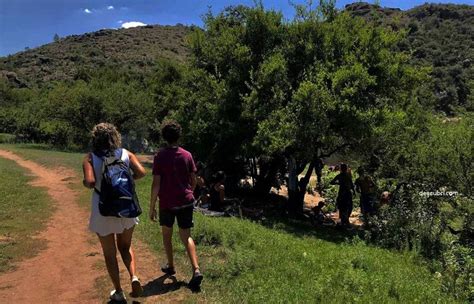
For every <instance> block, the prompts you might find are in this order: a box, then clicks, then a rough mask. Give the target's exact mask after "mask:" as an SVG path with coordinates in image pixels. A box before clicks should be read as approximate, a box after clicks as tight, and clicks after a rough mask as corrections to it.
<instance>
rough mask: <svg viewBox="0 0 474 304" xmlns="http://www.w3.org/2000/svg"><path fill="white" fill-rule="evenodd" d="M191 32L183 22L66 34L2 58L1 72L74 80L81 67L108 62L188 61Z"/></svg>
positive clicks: (35, 80)
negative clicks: (187, 45) (174, 24)
mask: <svg viewBox="0 0 474 304" xmlns="http://www.w3.org/2000/svg"><path fill="white" fill-rule="evenodd" d="M190 31H191V28H190V27H187V26H183V25H176V26H161V25H147V26H143V27H135V28H129V29H118V30H113V29H105V30H100V31H97V32H91V33H86V34H83V35H72V36H67V37H64V38H60V39H59V40H58V41H55V42H52V43H49V44H46V45H43V46H40V47H38V48H35V49H30V50H25V51H22V52H19V53H16V54H13V55H10V56H6V57H0V71H3V74H7V73H10V74H9V75H10V77H9V78H10V79H14V78H15V76H16V79H17V80H18V81H23V82H27V83H29V84H41V83H44V82H48V81H56V80H72V79H74V78H75V77H76V75H77V74H78V73H80V72H81V70H88V69H96V68H99V67H102V66H105V65H114V64H116V65H120V66H124V65H129V66H130V67H135V68H139V69H146V68H147V67H150V66H153V64H154V62H155V61H156V59H157V58H164V59H170V60H176V61H185V60H186V58H187V57H188V56H189V49H188V48H187V47H186V41H185V40H186V35H187V34H188V33H189V32H190ZM12 73H15V74H16V75H12ZM1 74H2V73H0V77H1Z"/></svg>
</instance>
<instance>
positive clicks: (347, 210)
mask: <svg viewBox="0 0 474 304" xmlns="http://www.w3.org/2000/svg"><path fill="white" fill-rule="evenodd" d="M348 169H349V168H348V167H347V164H341V166H340V170H341V173H339V174H338V175H336V177H334V179H333V180H332V181H331V183H330V184H331V185H339V192H338V194H337V199H336V205H337V209H338V210H339V219H340V220H341V225H342V226H349V225H350V222H349V217H350V215H351V213H352V208H353V204H352V194H354V195H355V189H354V183H353V182H352V175H351V174H350V172H349V170H348Z"/></svg>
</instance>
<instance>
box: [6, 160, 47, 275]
mask: <svg viewBox="0 0 474 304" xmlns="http://www.w3.org/2000/svg"><path fill="white" fill-rule="evenodd" d="M0 180H1V182H0V219H1V220H0V273H2V272H5V271H8V270H12V269H14V267H15V264H16V263H17V262H19V261H20V260H21V259H23V258H27V257H31V256H33V255H35V254H37V253H38V252H39V251H40V250H41V249H44V248H45V247H46V244H45V243H44V241H42V240H40V239H36V238H33V236H34V235H35V234H36V233H37V232H38V231H40V230H42V229H43V228H44V227H45V223H46V222H47V220H48V218H49V215H50V214H51V211H52V210H51V205H50V201H49V198H48V194H47V193H46V191H45V190H44V189H42V188H37V187H32V186H30V185H29V184H28V182H30V181H31V180H32V177H31V176H28V175H27V172H26V170H24V169H23V168H21V167H19V166H18V165H16V163H14V162H12V161H10V160H6V159H4V158H1V157H0Z"/></svg>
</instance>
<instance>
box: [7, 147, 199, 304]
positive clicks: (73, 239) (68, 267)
mask: <svg viewBox="0 0 474 304" xmlns="http://www.w3.org/2000/svg"><path fill="white" fill-rule="evenodd" d="M0 157H3V158H6V159H9V160H12V161H15V162H16V163H18V165H20V166H21V167H24V168H26V169H28V170H29V171H31V173H32V174H33V175H34V176H35V177H36V178H35V180H34V181H33V182H32V185H33V186H36V187H44V188H46V189H47V192H48V194H49V196H50V197H51V199H52V203H53V204H52V205H53V206H54V208H55V210H54V213H53V215H52V216H51V219H50V221H49V223H48V225H47V228H46V229H45V230H44V231H42V232H41V233H40V234H39V235H38V238H39V239H42V240H45V242H47V249H45V250H43V251H41V252H40V253H39V254H38V255H37V256H35V257H32V258H30V259H28V260H25V261H23V262H20V263H19V264H18V265H17V269H16V270H15V271H13V272H9V273H6V274H3V275H0V302H1V303H104V302H107V294H106V293H107V291H108V290H109V289H110V286H111V283H110V281H109V279H108V277H107V276H106V270H105V267H104V266H103V265H104V262H103V258H102V254H101V249H100V246H99V244H98V241H97V240H96V239H95V236H94V235H93V234H91V233H90V232H89V231H88V229H87V225H88V219H89V214H88V211H87V210H84V209H83V208H81V207H80V206H79V205H78V204H77V199H78V193H77V192H76V191H74V190H72V189H71V188H70V187H69V186H68V184H70V183H71V182H70V180H74V179H75V180H77V178H78V177H77V176H76V174H75V173H74V172H73V171H71V170H67V169H63V168H61V169H54V170H53V169H47V168H45V167H42V166H40V165H38V164H37V163H35V162H32V161H29V160H25V159H22V158H21V157H19V156H17V155H16V154H14V153H12V152H9V151H4V150H0ZM157 232H158V227H157ZM134 248H135V254H136V256H137V260H138V264H137V268H138V271H139V275H140V277H141V280H142V283H143V285H144V286H145V296H146V297H144V298H140V299H135V301H134V302H133V303H140V302H142V303H157V302H158V301H159V302H160V303H179V302H183V301H184V300H185V299H186V298H187V297H188V295H189V294H190V293H191V292H190V291H189V290H188V289H187V288H183V287H184V286H185V283H184V280H183V278H181V277H177V280H171V279H166V281H165V280H164V278H163V277H159V276H160V275H161V272H160V270H159V262H158V260H157V258H156V257H155V256H154V255H153V254H152V253H151V252H150V250H149V249H148V248H147V247H146V246H145V245H144V244H142V243H140V242H137V241H134ZM120 267H121V269H122V275H121V277H122V281H123V287H124V289H125V290H126V291H130V286H129V283H128V282H127V275H126V273H125V272H124V270H123V269H124V268H125V267H123V264H120ZM179 270H180V269H179V267H178V271H179ZM186 274H187V272H186ZM130 303H131V301H130Z"/></svg>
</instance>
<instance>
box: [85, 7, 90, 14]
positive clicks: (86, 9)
mask: <svg viewBox="0 0 474 304" xmlns="http://www.w3.org/2000/svg"><path fill="white" fill-rule="evenodd" d="M84 13H86V14H92V12H91V10H90V9H88V8H85V9H84Z"/></svg>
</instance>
